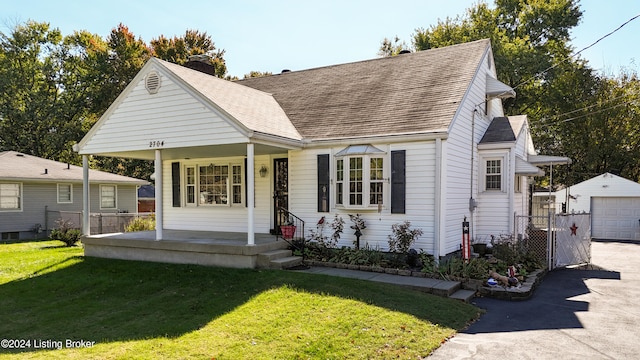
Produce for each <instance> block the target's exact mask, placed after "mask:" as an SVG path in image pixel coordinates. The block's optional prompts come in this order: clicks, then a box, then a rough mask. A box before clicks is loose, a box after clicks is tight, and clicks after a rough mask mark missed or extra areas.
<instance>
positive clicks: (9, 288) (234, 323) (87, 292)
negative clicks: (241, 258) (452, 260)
mask: <svg viewBox="0 0 640 360" xmlns="http://www.w3.org/2000/svg"><path fill="white" fill-rule="evenodd" d="M58 244H59V242H53V241H44V242H31V243H19V244H5V245H0V319H2V321H0V339H15V340H23V345H25V344H27V343H26V342H27V341H29V343H28V344H29V346H28V348H25V349H21V350H9V349H6V348H5V347H6V346H3V348H0V359H4V358H12V359H13V358H16V359H23V358H24V359H27V358H28V359H51V358H54V359H55V358H61V359H87V358H89V359H91V358H94V359H125V358H126V359H152V358H153V359H157V358H167V359H168V358H174V359H177V358H180V359H368V358H376V359H384V358H403V359H416V358H419V357H424V356H426V355H428V354H429V353H431V352H432V351H433V350H434V349H435V348H437V347H438V346H440V344H441V343H442V342H443V341H444V340H445V339H447V338H448V337H450V336H452V335H453V334H455V332H456V331H457V330H459V329H462V328H464V327H465V326H466V325H467V324H468V323H469V322H470V321H473V320H474V319H476V318H477V317H478V316H479V314H480V310H479V309H478V308H475V307H473V306H471V305H468V304H464V303H462V302H458V301H453V300H449V299H445V298H440V297H436V296H432V295H429V294H424V293H421V292H418V291H413V290H409V289H405V288H401V287H396V286H393V285H387V284H379V283H373V282H367V281H361V280H355V279H346V278H334V277H328V276H324V275H315V274H307V273H298V272H295V271H275V270H247V269H224V268H213V267H203V266H195V265H175V264H160V263H147V262H135V261H119V260H110V259H98V258H90V257H88V258H85V257H83V256H82V254H83V252H82V248H80V247H73V248H67V247H60V246H58ZM67 340H70V341H80V340H83V341H85V342H89V344H91V342H95V343H94V344H93V345H92V346H91V347H87V348H79V349H70V348H67V346H66V345H67ZM59 344H62V346H61V347H62V348H61V349H43V348H46V347H57V345H59ZM76 344H78V343H76ZM85 344H86V343H85ZM36 346H38V347H39V348H36Z"/></svg>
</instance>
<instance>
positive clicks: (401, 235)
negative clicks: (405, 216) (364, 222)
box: [389, 220, 422, 254]
mask: <svg viewBox="0 0 640 360" xmlns="http://www.w3.org/2000/svg"><path fill="white" fill-rule="evenodd" d="M391 230H392V231H393V235H389V251H391V252H396V253H401V254H407V253H408V252H409V249H410V248H411V245H413V243H414V242H415V241H416V239H418V238H419V237H420V235H422V229H411V222H409V221H406V220H405V222H403V223H401V224H393V225H391Z"/></svg>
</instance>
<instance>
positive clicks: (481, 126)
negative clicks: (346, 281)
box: [407, 52, 510, 255]
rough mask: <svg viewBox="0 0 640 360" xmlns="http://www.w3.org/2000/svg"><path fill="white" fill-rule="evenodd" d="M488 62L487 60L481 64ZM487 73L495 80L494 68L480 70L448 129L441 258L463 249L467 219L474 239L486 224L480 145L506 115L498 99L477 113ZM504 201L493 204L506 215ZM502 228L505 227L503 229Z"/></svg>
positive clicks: (481, 100)
mask: <svg viewBox="0 0 640 360" xmlns="http://www.w3.org/2000/svg"><path fill="white" fill-rule="evenodd" d="M489 54H490V52H489V53H487V56H490V55H489ZM486 63H487V62H486V58H485V59H484V60H483V61H482V62H481V63H480V64H486ZM487 73H490V74H491V75H493V76H494V77H495V73H494V72H493V68H492V69H489V68H487V67H486V66H485V65H481V66H480V67H479V68H478V70H477V73H476V75H475V77H474V78H473V80H472V83H471V86H470V87H469V89H468V91H467V93H466V94H465V96H464V98H463V100H462V102H461V104H460V107H459V108H458V112H457V113H456V116H455V117H454V119H453V121H452V123H451V125H450V126H449V136H448V137H447V139H446V141H445V142H444V143H443V145H444V146H443V153H442V156H443V164H444V165H443V170H442V171H443V182H442V187H443V189H442V193H441V197H442V201H443V210H442V212H441V214H440V216H441V218H442V219H443V220H442V225H441V229H442V232H441V234H442V240H441V245H440V249H441V254H442V255H445V254H448V253H451V252H453V251H457V250H459V249H460V241H461V240H460V238H461V232H462V225H461V224H462V221H463V219H464V217H465V216H466V217H467V219H468V220H469V221H470V222H471V226H472V230H471V231H472V236H475V235H476V234H475V232H476V230H477V229H476V228H475V226H476V225H478V224H481V223H483V221H484V219H481V215H480V214H479V212H480V210H481V209H480V208H481V207H482V206H485V205H486V204H487V201H485V200H482V199H480V198H481V195H480V194H479V192H482V189H483V188H482V187H480V186H479V184H480V183H481V182H484V181H483V180H481V175H480V174H481V173H483V172H484V171H480V169H481V168H482V166H483V165H482V162H481V161H480V159H479V156H478V150H477V144H478V142H479V141H480V139H482V136H483V135H484V133H485V132H486V130H487V128H488V127H489V124H490V122H491V119H493V118H494V117H496V116H504V113H503V112H502V106H501V104H500V100H498V99H494V100H490V104H489V108H488V114H486V115H485V114H484V111H475V110H477V107H476V105H477V104H483V103H484V102H485V100H486V76H487ZM472 124H473V125H472ZM472 131H473V134H472ZM472 139H473V144H472V142H471V141H472ZM472 149H473V150H472ZM472 151H473V154H472V153H471V152H472ZM472 160H473V161H472ZM407 168H409V167H408V166H407ZM407 193H408V191H407ZM500 194H503V193H500ZM496 195H497V194H496ZM471 197H473V198H474V199H475V200H476V201H477V202H478V204H479V207H478V208H477V209H476V211H475V212H471V211H470V210H469V200H470V198H471ZM505 199H506V198H505ZM505 199H503V198H502V195H498V196H496V197H494V199H493V200H492V201H496V205H497V206H496V208H500V209H504V214H507V213H508V210H507V202H506V200H505ZM501 211H502V210H501ZM498 216H502V214H492V217H493V218H495V217H498ZM509 219H510V217H509V215H505V216H504V217H503V219H502V221H503V222H505V224H506V222H507V221H509ZM500 227H501V228H502V226H500Z"/></svg>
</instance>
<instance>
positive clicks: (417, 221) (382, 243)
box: [289, 141, 436, 252]
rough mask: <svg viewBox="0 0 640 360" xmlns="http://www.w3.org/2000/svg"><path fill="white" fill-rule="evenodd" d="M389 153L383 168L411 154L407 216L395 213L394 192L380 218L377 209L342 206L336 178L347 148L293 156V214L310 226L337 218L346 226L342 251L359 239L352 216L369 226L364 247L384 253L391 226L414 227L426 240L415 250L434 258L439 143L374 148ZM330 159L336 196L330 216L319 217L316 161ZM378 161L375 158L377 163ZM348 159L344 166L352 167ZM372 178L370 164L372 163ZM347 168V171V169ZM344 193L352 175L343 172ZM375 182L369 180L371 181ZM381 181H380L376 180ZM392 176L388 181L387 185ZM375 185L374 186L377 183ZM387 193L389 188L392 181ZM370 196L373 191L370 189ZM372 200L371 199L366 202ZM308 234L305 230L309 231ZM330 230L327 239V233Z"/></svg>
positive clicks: (407, 166) (290, 178) (407, 168)
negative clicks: (397, 155) (395, 154)
mask: <svg viewBox="0 0 640 360" xmlns="http://www.w3.org/2000/svg"><path fill="white" fill-rule="evenodd" d="M373 145H374V146H375V147H377V148H379V149H383V150H384V151H385V155H384V156H380V158H382V159H383V166H389V165H390V163H391V162H390V156H391V152H392V151H395V150H405V151H406V170H405V171H406V193H407V196H406V206H405V213H404V214H392V213H391V206H390V204H391V201H390V199H391V196H390V193H389V191H386V193H384V195H383V197H384V203H383V205H382V206H381V208H380V212H378V206H372V207H367V208H351V209H349V208H346V207H344V206H340V204H339V203H337V202H338V201H337V196H336V194H337V193H338V190H337V184H338V183H340V182H339V181H338V179H340V178H339V177H338V176H337V173H338V171H337V168H338V166H340V165H339V164H340V162H339V161H338V160H339V159H340V158H337V159H336V158H335V157H334V155H335V154H336V153H338V152H339V151H341V150H342V149H344V145H342V146H336V147H330V148H329V147H328V148H322V149H307V150H303V151H290V152H289V210H290V211H291V212H292V213H293V214H295V215H296V216H299V217H301V218H302V219H303V220H304V221H305V222H306V223H307V224H312V226H315V224H316V223H317V222H318V220H319V219H320V218H321V217H322V216H325V218H326V219H325V221H326V222H327V223H330V222H331V221H333V217H334V215H335V214H338V215H340V216H341V217H342V219H343V220H344V221H345V227H344V232H343V233H342V235H341V237H340V241H339V244H338V246H353V242H354V240H355V235H354V234H353V232H354V231H353V230H352V229H351V228H350V226H351V225H352V223H351V222H350V221H349V214H356V213H357V214H360V217H361V218H362V219H364V220H365V225H366V226H367V228H366V229H365V230H364V231H363V232H362V233H363V235H362V237H361V239H360V245H361V246H362V247H364V246H369V247H371V248H376V247H377V248H379V249H382V250H386V249H388V248H389V244H388V235H390V234H391V225H393V224H395V223H400V222H403V221H405V220H408V221H410V222H411V227H412V228H420V229H422V230H423V231H424V234H423V235H422V236H420V238H419V239H418V241H417V242H416V243H415V245H414V246H413V248H415V249H422V250H424V251H425V252H431V251H432V249H433V239H434V235H433V231H434V228H435V225H434V219H435V153H436V152H435V142H434V141H420V142H411V143H398V144H386V145H385V144H373ZM319 154H329V155H330V157H331V159H332V160H331V161H330V162H329V163H330V168H331V169H330V170H331V171H330V172H329V173H330V174H331V176H330V177H331V178H330V184H331V191H330V192H329V193H330V194H332V198H331V205H330V213H329V214H328V215H327V213H319V212H318V211H317V193H318V190H317V182H318V179H317V155H319ZM373 158H376V157H373ZM342 159H344V163H342V164H343V165H344V164H345V163H346V162H347V161H348V160H347V159H348V157H345V158H342ZM367 164H368V165H367V167H368V168H369V170H368V171H369V174H370V171H371V170H370V161H368V162H367ZM345 167H346V165H345ZM344 174H345V176H344V179H343V182H344V187H347V186H348V185H347V183H348V181H349V179H348V177H347V171H345V172H344ZM369 176H370V175H369ZM375 177H376V179H377V177H378V175H377V174H376V175H375ZM388 177H389V176H388V175H386V173H385V175H384V178H385V179H387V178H388ZM374 183H375V182H374ZM384 183H385V187H387V186H389V184H388V182H387V180H385V181H384ZM367 186H368V187H367V189H368V190H369V191H370V186H369V185H367ZM366 199H367V200H369V198H366ZM344 201H345V202H346V201H348V195H347V191H346V190H345V192H344ZM305 228H306V226H305ZM327 229H328V228H327V227H325V234H327V233H328V230H327Z"/></svg>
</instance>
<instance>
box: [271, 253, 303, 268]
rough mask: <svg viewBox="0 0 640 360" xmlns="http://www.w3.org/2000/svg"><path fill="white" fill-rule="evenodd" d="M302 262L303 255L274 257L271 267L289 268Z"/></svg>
mask: <svg viewBox="0 0 640 360" xmlns="http://www.w3.org/2000/svg"><path fill="white" fill-rule="evenodd" d="M300 264H302V256H287V257H283V258H278V259H273V260H271V262H270V263H269V268H270V269H289V268H292V267H295V266H298V265H300Z"/></svg>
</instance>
